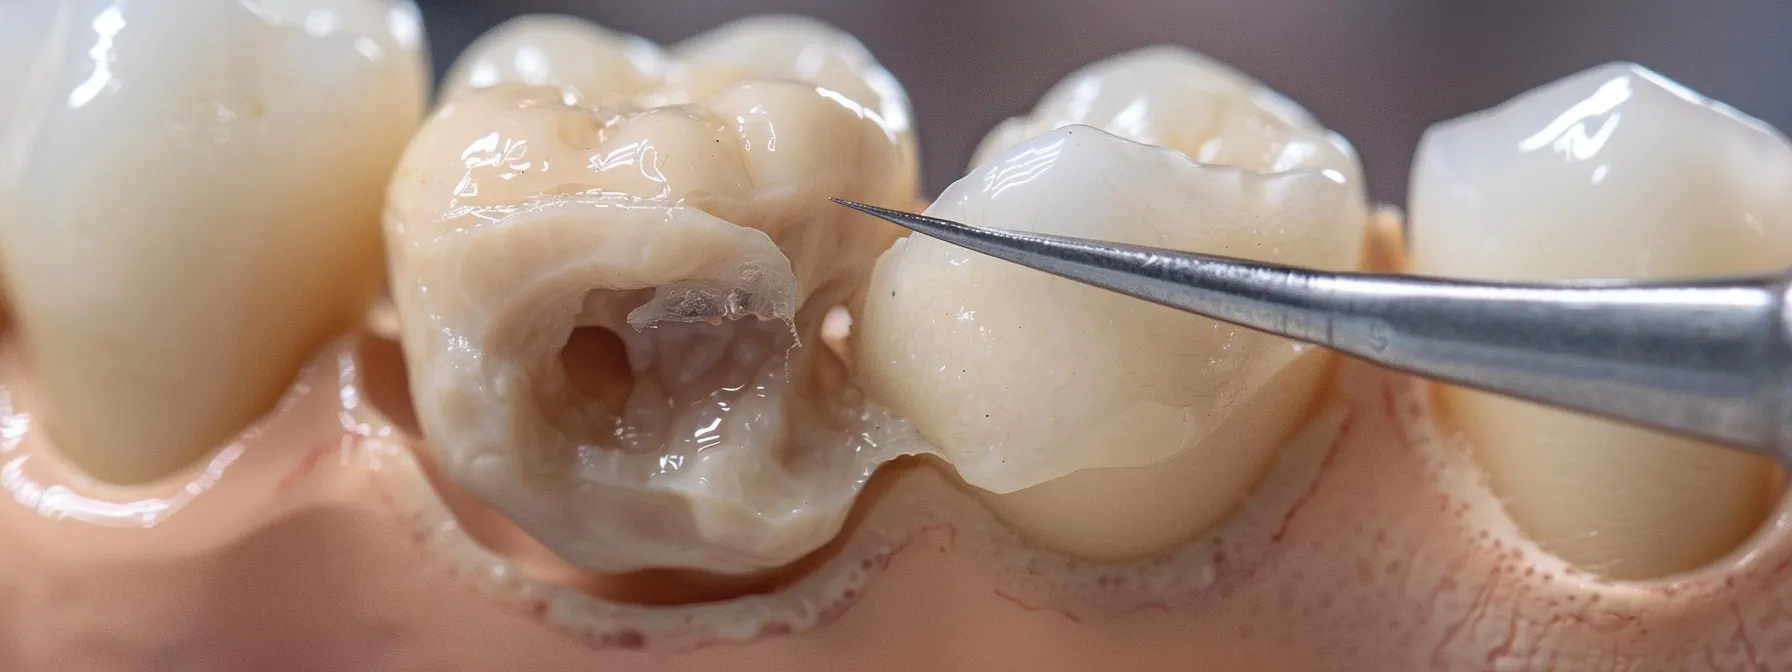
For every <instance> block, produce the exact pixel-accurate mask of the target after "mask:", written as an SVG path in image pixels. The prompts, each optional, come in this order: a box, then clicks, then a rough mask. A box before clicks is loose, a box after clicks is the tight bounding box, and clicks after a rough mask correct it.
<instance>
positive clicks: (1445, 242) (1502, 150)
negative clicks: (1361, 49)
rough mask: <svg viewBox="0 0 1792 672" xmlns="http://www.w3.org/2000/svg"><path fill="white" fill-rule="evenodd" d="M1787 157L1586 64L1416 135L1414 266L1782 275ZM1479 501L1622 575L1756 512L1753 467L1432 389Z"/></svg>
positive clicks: (1672, 92)
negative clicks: (1489, 499) (1486, 485)
mask: <svg viewBox="0 0 1792 672" xmlns="http://www.w3.org/2000/svg"><path fill="white" fill-rule="evenodd" d="M1788 185H1792V145H1789V144H1788V142H1787V140H1786V138H1785V137H1784V136H1782V135H1780V134H1779V133H1778V132H1776V131H1774V130H1773V129H1771V128H1769V127H1767V126H1766V125H1764V124H1762V123H1761V122H1759V121H1756V120H1754V119H1751V118H1749V117H1747V116H1744V115H1742V114H1741V113H1738V112H1736V111H1735V110H1733V109H1730V108H1728V107H1725V106H1723V105H1720V104H1717V103H1714V102H1712V101H1709V100H1706V99H1704V98H1702V97H1700V96H1699V95H1698V94H1695V93H1693V92H1691V91H1688V90H1686V89H1685V88H1682V87H1681V86H1679V85H1677V84H1675V83H1673V82H1670V81H1668V80H1666V79H1663V78H1662V77H1661V76H1659V75H1656V74H1655V73H1652V72H1650V71H1648V70H1645V69H1643V68H1641V67H1638V66H1635V65H1630V64H1613V65H1607V66H1602V67H1598V68H1594V69H1592V70H1588V71H1586V72H1582V73H1580V74H1577V75H1574V76H1572V77H1569V78H1567V79H1564V80H1561V81H1558V82H1555V83H1553V84H1549V85H1547V86H1544V87H1542V88H1540V89H1537V90H1534V91H1531V92H1529V93H1526V94H1524V95H1521V96H1519V97H1518V98H1515V99H1513V100H1512V101H1510V102H1508V103H1506V104H1504V105H1501V106H1500V107H1497V108H1494V109H1492V110H1488V111H1486V112H1481V113H1478V114H1474V115H1470V116H1467V117H1464V118H1462V119H1457V120H1454V121H1450V122H1446V123H1443V124H1439V125H1437V126H1435V127H1433V128H1432V129H1431V130H1430V132H1428V133H1427V134H1426V135H1425V139H1424V142H1423V144H1422V145H1421V147H1420V149H1419V153H1418V157H1417V159H1416V163H1415V167H1414V169H1413V181H1412V191H1411V195H1410V199H1409V201H1410V206H1411V224H1412V229H1413V235H1412V245H1413V247H1412V262H1413V264H1414V266H1415V269H1416V270H1418V271H1420V272H1424V273H1430V274H1437V275H1455V276H1468V277H1482V278H1501V279H1513V280H1553V279H1564V278H1673V277H1688V276H1709V275H1725V274H1733V273H1743V272H1767V271H1777V270H1780V269H1783V268H1785V267H1786V266H1787V265H1788V264H1792V189H1788V188H1787V187H1788ZM1441 394H1442V396H1443V399H1444V401H1445V402H1446V404H1447V408H1448V410H1449V411H1451V417H1452V418H1453V419H1454V421H1455V422H1456V423H1457V425H1458V426H1460V427H1461V429H1462V430H1463V431H1464V432H1465V433H1466V435H1467V438H1468V439H1469V440H1470V441H1471V442H1472V443H1473V445H1474V446H1475V450H1476V455H1477V456H1478V457H1479V458H1480V460H1481V461H1482V463H1483V464H1485V465H1486V467H1487V470H1488V472H1489V474H1490V475H1491V477H1492V486H1493V488H1494V489H1495V490H1496V491H1498V493H1499V494H1500V496H1501V498H1502V499H1503V500H1504V501H1505V503H1506V508H1507V510H1508V511H1509V512H1510V514H1511V515H1512V517H1513V518H1514V520H1516V521H1517V522H1518V523H1519V525H1520V526H1521V527H1523V528H1524V529H1525V530H1526V531H1527V532H1528V533H1529V534H1530V535H1531V536H1533V537H1534V538H1536V539H1537V541H1538V542H1539V543H1541V544H1542V545H1543V546H1544V547H1546V548H1548V549H1550V550H1552V551H1554V552H1555V553H1557V554H1559V555H1561V556H1562V557H1563V558H1565V559H1567V560H1569V561H1571V562H1574V563H1576V564H1579V565H1581V566H1584V567H1588V568H1592V569H1597V570H1600V571H1603V572H1605V573H1606V574H1608V575H1611V576H1614V577H1620V578H1644V577H1653V576H1661V575H1664V574H1669V573H1673V572H1676V571H1681V570H1686V569H1691V568H1693V567H1696V566H1698V565H1701V564H1703V563H1705V562H1708V561H1710V560H1712V559H1714V558H1716V557H1718V556H1720V555H1722V554H1724V553H1727V552H1729V551H1730V550H1731V549H1733V548H1735V546H1736V544H1738V543H1739V542H1740V541H1741V540H1742V539H1743V538H1744V537H1746V536H1747V535H1748V534H1749V533H1750V532H1752V531H1753V530H1754V529H1755V528H1756V527H1757V526H1758V525H1759V524H1760V522H1761V521H1762V519H1763V517H1764V516H1765V515H1767V512H1768V509H1769V507H1770V506H1771V505H1772V501H1773V499H1774V497H1775V496H1776V495H1777V492H1778V488H1779V480H1780V476H1779V472H1778V470H1777V469H1775V468H1774V467H1773V466H1772V465H1771V464H1770V463H1768V462H1767V461H1766V460H1764V459H1760V458H1754V457H1749V456H1746V455H1743V454H1741V453H1737V452H1733V451H1729V450H1724V449H1721V448H1718V447H1715V446H1709V445H1704V444H1700V443H1696V442H1693V441H1687V440H1683V439H1678V438H1673V437H1668V436H1664V435H1661V434H1656V433H1652V432H1647V431H1643V430H1638V429H1634V428H1630V427H1625V426H1620V425H1616V424H1613V423H1609V422H1604V421H1600V420H1594V419H1591V418H1587V417H1584V416H1579V415H1572V414H1568V413H1563V412H1558V411H1554V410H1549V409H1545V408H1541V407H1538V406H1535V405H1531V404H1526V403H1521V402H1517V401H1512V400H1509V399H1505V398H1502V397H1497V396H1493V395H1488V394H1481V393H1475V392H1469V391H1464V390H1459V389H1445V390H1443V391H1442V393H1441Z"/></svg>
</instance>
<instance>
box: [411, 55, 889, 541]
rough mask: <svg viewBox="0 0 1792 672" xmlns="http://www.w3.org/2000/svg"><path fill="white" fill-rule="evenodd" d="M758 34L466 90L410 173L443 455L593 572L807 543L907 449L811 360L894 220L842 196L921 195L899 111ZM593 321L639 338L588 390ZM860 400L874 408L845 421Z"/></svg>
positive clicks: (445, 112) (416, 359) (429, 128)
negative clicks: (609, 79)
mask: <svg viewBox="0 0 1792 672" xmlns="http://www.w3.org/2000/svg"><path fill="white" fill-rule="evenodd" d="M723 30H724V31H726V30H729V29H723ZM749 37H751V38H752V39H744V38H738V36H737V37H736V38H733V39H720V38H717V39H714V40H712V41H711V42H708V43H698V44H697V46H694V47H691V48H690V49H686V48H685V47H683V46H681V47H679V48H678V49H675V50H674V54H675V56H674V57H672V58H670V59H668V60H667V61H666V63H667V66H666V73H667V74H666V78H665V79H664V80H662V81H661V82H660V83H659V84H657V85H656V86H655V88H651V89H646V90H639V91H634V92H616V91H581V90H578V89H575V88H574V87H573V86H570V85H567V84H566V83H565V82H553V83H555V84H559V86H554V87H539V86H524V85H519V84H514V83H499V84H496V85H494V86H490V87H485V88H479V89H467V90H463V91H461V92H460V93H458V94H456V95H454V96H453V97H452V98H450V99H449V100H448V101H447V102H446V104H445V105H444V106H443V107H442V108H441V109H440V110H439V111H438V113H437V114H436V115H435V116H434V117H433V118H432V119H431V120H430V122H428V123H427V124H426V125H425V127H424V129H423V130H422V131H421V132H420V133H419V134H418V136H417V138H416V139H415V140H414V141H413V142H412V144H411V147H410V149H409V150H408V151H407V153H406V155H405V159H404V161H403V162H402V163H401V166H400V168H399V170H398V172H397V173H396V175H395V177H394V179H393V182H392V186H391V190H390V194H391V205H390V210H389V216H388V219H387V226H388V237H389V246H390V247H391V248H392V263H393V276H394V280H395V281H394V292H395V298H396V300H397V303H398V306H399V308H400V310H401V311H402V312H403V314H404V316H405V332H404V341H405V346H406V351H407V354H408V357H407V359H408V360H409V362H410V364H411V366H412V369H411V377H412V382H413V389H414V394H415V397H416V403H417V408H418V414H419V418H420V420H421V422H422V425H423V428H424V430H425V432H426V433H427V435H428V437H429V439H430V443H431V447H432V450H433V451H434V453H435V455H436V456H437V458H438V459H439V460H441V462H442V464H443V466H444V468H445V470H446V471H447V473H448V474H449V476H450V477H451V478H454V479H455V480H456V481H457V482H459V483H460V484H462V485H463V486H465V487H468V488H469V489H470V490H472V491H474V492H475V493H476V494H478V495H479V496H480V497H481V498H482V499H485V500H486V501H488V502H490V503H492V504H493V505H495V506H497V507H498V508H499V509H501V510H503V511H504V512H505V513H506V514H507V515H508V516H510V517H511V518H512V519H513V520H516V521H517V522H518V523H519V524H520V525H522V526H523V527H524V528H525V529H528V530H530V531H531V532H532V533H534V534H536V536H537V537H539V538H540V539H542V540H543V541H544V542H545V543H547V544H548V545H549V546H550V547H552V548H553V549H554V550H555V551H556V552H557V553H558V554H560V555H561V556H562V557H564V558H566V559H567V560H569V561H571V562H573V563H575V564H578V565H580V566H582V567H585V568H587V569H592V570H596V571H615V572H621V571H631V570H636V569H643V568H650V567H683V568H694V569H701V570H707V571H715V572H749V571H755V570H760V569H765V568H768V567H774V566H777V565H779V564H783V563H787V562H790V561H793V560H795V559H797V558H798V557H800V556H801V555H802V554H804V553H806V552H808V551H810V550H813V549H815V548H817V547H819V546H820V545H821V544H823V543H825V542H826V540H827V539H828V538H830V537H831V536H832V535H833V533H834V532H835V531H836V530H837V529H838V528H839V525H840V524H841V523H842V521H843V520H844V516H845V513H846V511H847V509H848V508H849V506H850V504H851V502H852V498H853V496H854V495H855V494H856V492H857V489H858V487H859V486H860V485H861V484H862V483H863V479H864V478H865V477H866V476H868V475H869V473H870V471H871V470H872V469H874V468H875V467H876V465H877V464H879V463H881V462H882V461H884V460H886V459H888V458H889V457H891V455H890V454H889V450H891V448H890V447H889V446H892V445H895V444H896V443H897V442H895V441H891V440H889V439H891V438H892V436H893V435H894V433H895V432H897V431H898V430H899V428H900V426H901V423H900V422H896V421H893V419H890V420H889V421H882V422H881V423H879V422H873V421H871V420H866V418H870V417H872V416H871V415H868V414H875V411H873V410H869V409H860V408H858V407H857V406H853V405H852V404H851V403H850V400H846V397H845V396H842V393H841V392H840V391H838V390H835V391H831V392H828V393H826V394H827V395H831V396H829V397H828V398H829V399H834V400H832V401H825V402H824V401H822V399H823V397H822V396H821V395H818V394H817V393H816V392H814V391H813V390H812V389H811V388H812V387H813V386H815V385H817V384H819V383H816V382H815V380H816V378H815V371H816V370H817V369H824V368H827V367H831V366H836V365H835V364H834V363H832V361H831V360H827V359H826V357H824V356H823V355H820V354H817V349H816V348H813V347H808V346H810V345H811V344H818V339H817V335H818V331H819V328H820V324H821V320H822V317H823V315H824V314H825V312H826V311H827V310H828V309H829V308H831V307H833V306H835V305H837V304H839V303H841V302H843V301H847V300H849V299H850V297H851V295H852V294H853V293H854V292H856V291H858V290H859V289H860V288H861V287H862V285H863V277H862V274H863V271H862V270H861V269H866V268H869V266H870V264H871V261H872V260H873V259H874V258H875V255H876V254H877V253H878V252H879V251H881V250H882V249H884V248H885V247H887V246H888V245H889V243H890V241H891V240H893V239H894V238H895V231H894V230H893V228H892V227H880V226H876V225H867V223H864V222H859V221H848V220H849V219H851V218H852V215H851V213H850V211H847V210H845V209H842V208H838V207H837V206H833V205H832V204H831V203H828V202H827V200H826V198H827V197H828V196H843V197H846V198H853V199H855V200H858V199H866V200H869V201H871V202H882V203H906V202H908V199H912V198H913V193H912V189H913V185H914V183H915V178H914V174H913V173H914V163H913V157H912V154H910V153H908V152H907V151H905V149H904V144H903V143H904V142H905V141H906V138H907V132H906V130H905V129H897V128H893V127H892V126H891V125H890V123H889V122H888V121H887V120H886V119H885V118H884V117H883V116H881V115H880V114H879V113H878V112H876V111H874V110H872V109H869V108H867V107H866V106H864V105H861V104H860V103H859V102H856V100H855V99H854V98H853V97H851V96H850V95H847V94H843V93H841V92H837V91H834V90H830V89H825V88H820V87H818V86H816V85H815V84H813V83H800V82H797V81H791V80H790V79H787V78H776V77H774V78H771V79H764V78H760V77H763V75H758V74H756V73H758V72H760V70H761V68H756V67H743V66H740V65H739V63H745V64H746V65H755V66H765V63H766V62H765V61H764V59H761V61H759V62H755V61H753V59H751V58H746V57H745V56H741V55H739V54H738V53H735V52H744V53H747V54H748V55H751V54H752V53H756V52H755V49H757V50H758V51H759V52H765V51H768V50H771V51H775V50H772V49H770V47H768V46H767V45H766V44H763V42H766V41H768V40H772V39H774V38H775V37H777V36H776V35H775V34H768V33H763V31H762V32H761V34H758V35H757V36H752V35H749ZM797 37H798V39H799V43H814V44H823V46H824V47H825V46H826V44H833V45H835V46H838V45H839V44H845V43H849V38H842V37H840V36H837V35H836V36H832V37H829V36H826V35H821V36H817V35H809V34H806V33H805V34H802V35H798V36H797ZM824 38H827V39H824ZM755 40H758V41H759V42H755ZM802 40H807V41H808V42H802ZM843 40H844V41H843ZM756 45H757V46H756ZM855 46H856V44H855ZM687 51H688V52H690V53H696V54H711V55H710V56H704V57H703V58H699V57H697V56H690V55H688V54H687V53H686V52H687ZM808 51H809V52H813V53H821V54H823V55H824V56H826V58H822V62H823V64H824V65H826V64H834V65H831V66H828V67H829V68H834V69H827V68H824V69H823V70H822V71H821V74H823V75H828V76H843V75H840V73H839V72H837V70H838V68H837V67H836V66H838V65H839V63H840V62H842V61H840V59H839V58H837V57H836V56H837V55H828V54H829V52H828V51H827V49H821V50H819V51H818V50H816V49H813V48H811V49H809V50H808ZM712 52H713V53H712ZM563 56H564V54H559V55H556V54H549V57H550V58H557V57H563ZM774 56H775V54H774ZM475 58H479V56H475ZM706 58H715V59H734V60H733V61H730V62H729V63H728V64H726V65H724V66H715V65H713V64H711V63H709V61H707V60H704V59H706ZM792 58H795V56H794V55H793V56H792ZM798 60H802V59H798ZM809 60H813V58H810V59H809ZM736 61H738V63H736ZM771 61H774V62H775V61H777V58H772V59H771ZM803 62H805V63H806V62H807V61H803ZM861 65H862V64H861ZM867 67H875V63H871V64H870V66H867ZM546 72H549V73H560V72H565V71H564V69H562V68H558V67H557V66H556V67H555V68H550V69H548V70H547V71H546ZM847 72H848V74H850V72H851V71H847ZM879 72H881V70H879ZM791 74H803V73H802V72H793V73H791ZM743 75H751V76H752V77H749V78H746V79H743ZM546 79H550V80H551V79H552V78H551V77H547V78H546ZM698 80H701V81H698ZM866 90H872V89H866ZM668 101H674V103H675V104H662V103H666V102H668ZM580 327H601V328H603V329H606V330H608V331H609V332H611V333H613V334H615V335H616V336H617V337H618V338H619V339H620V341H621V342H622V345H623V347H624V349H625V350H626V358H627V360H628V362H627V367H628V368H629V369H630V370H631V371H632V374H633V383H632V385H633V387H632V392H630V393H629V394H628V395H626V399H625V400H624V401H622V402H621V403H620V405H618V404H617V403H616V402H615V401H614V400H611V401H605V400H602V399H591V398H586V397H582V396H580V394H579V392H578V391H577V390H576V388H575V385H574V384H573V381H572V377H571V376H569V374H568V372H567V370H566V369H565V368H564V367H563V366H562V364H561V359H560V358H559V356H558V355H559V350H560V348H561V347H562V346H563V345H565V344H567V343H568V340H569V338H570V337H571V335H572V332H573V330H574V329H575V328H580ZM799 342H800V343H801V346H799V345H798V344H799ZM824 360H825V361H824ZM836 398H837V399H836ZM879 417H881V416H879ZM864 422H869V423H872V424H873V425H876V427H878V428H877V429H873V430H872V431H871V433H870V434H867V435H865V436H863V437H859V436H858V435H856V434H847V435H835V434H831V433H830V432H833V431H834V430H835V428H838V427H842V426H844V427H857V426H859V425H858V424H855V423H864ZM855 431H856V430H855ZM858 441H868V442H869V444H868V445H858V444H857V443H855V442H858ZM818 446H822V447H825V449H818V448H817V447H818ZM880 446H883V447H880Z"/></svg>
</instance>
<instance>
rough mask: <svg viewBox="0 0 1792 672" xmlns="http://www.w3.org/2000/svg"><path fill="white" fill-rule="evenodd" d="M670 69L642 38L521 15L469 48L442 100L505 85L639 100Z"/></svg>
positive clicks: (551, 17) (584, 23) (447, 81)
mask: <svg viewBox="0 0 1792 672" xmlns="http://www.w3.org/2000/svg"><path fill="white" fill-rule="evenodd" d="M665 67H666V63H665V52H664V50H662V49H660V47H659V45H657V44H654V43H652V42H649V41H647V40H644V39H641V38H639V37H635V36H633V35H624V34H620V33H614V32H611V31H608V30H605V29H603V28H602V27H599V26H595V25H592V24H591V23H590V22H588V21H585V20H582V19H578V18H574V17H569V16H556V15H528V16H520V17H517V18H514V19H511V20H509V21H506V22H505V23H504V24H502V25H500V26H498V27H496V28H493V29H491V30H490V31H487V32H486V33H485V34H484V35H482V36H480V38H479V39H478V40H475V41H474V42H473V44H471V45H469V46H468V47H467V49H466V51H465V52H463V53H462V54H461V57H460V59H459V60H456V61H455V63H454V67H453V69H451V70H449V71H448V75H447V77H446V78H445V79H444V80H443V81H442V96H441V97H442V99H443V100H450V99H452V98H454V97H455V96H456V95H459V94H460V92H462V91H465V90H467V89H472V88H483V87H488V86H492V85H495V84H500V83H504V82H513V83H518V84H531V85H535V86H570V87H572V88H574V89H577V90H580V91H591V92H606V93H614V94H618V95H635V94H638V93H642V92H644V91H648V90H651V89H653V88H655V86H656V84H657V83H658V81H659V80H660V78H661V77H663V76H664V72H663V71H664V70H665Z"/></svg>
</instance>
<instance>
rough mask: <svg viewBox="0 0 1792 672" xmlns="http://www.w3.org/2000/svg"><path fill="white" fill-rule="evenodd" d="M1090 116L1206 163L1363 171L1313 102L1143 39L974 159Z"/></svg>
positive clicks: (993, 136)
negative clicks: (1311, 109) (1317, 115)
mask: <svg viewBox="0 0 1792 672" xmlns="http://www.w3.org/2000/svg"><path fill="white" fill-rule="evenodd" d="M1070 124H1084V125H1087V126H1094V127H1096V128H1099V129H1101V130H1104V131H1107V132H1109V133H1113V134H1114V135H1118V136H1120V137H1122V138H1126V139H1128V140H1132V141H1135V142H1143V143H1146V144H1152V145H1161V146H1164V147H1169V148H1172V149H1176V150H1178V151H1181V152H1182V153H1183V154H1187V155H1188V156H1189V157H1190V158H1193V159H1194V160H1196V161H1200V162H1202V163H1217V164H1224V165H1229V166H1238V167H1240V168H1245V169H1248V170H1255V171H1259V172H1278V171H1285V170H1293V169H1296V168H1307V167H1314V166H1324V167H1327V168H1331V169H1334V170H1338V171H1341V172H1344V173H1345V176H1346V177H1348V178H1350V179H1351V180H1353V181H1354V180H1356V179H1357V174H1356V173H1357V171H1358V168H1357V165H1356V157H1355V155H1354V153H1353V152H1352V150H1351V149H1350V146H1349V145H1348V144H1346V143H1345V142H1344V140H1343V139H1342V138H1339V137H1338V136H1336V135H1334V134H1331V133H1327V132H1326V131H1325V129H1324V128H1322V127H1321V126H1320V125H1319V123H1318V122H1316V121H1314V120H1313V117H1312V115H1309V114H1308V113H1307V111H1306V110H1303V109H1301V108H1300V106H1299V105H1295V104H1294V102H1293V101H1290V100H1288V99H1287V98H1285V97H1283V96H1282V95H1281V94H1279V93H1276V92H1275V91H1273V90H1271V89H1269V88H1268V87H1265V86H1264V85H1263V84H1262V83H1260V82H1258V81H1256V80H1254V79H1251V78H1250V77H1249V76H1247V75H1245V74H1244V73H1241V72H1239V71H1237V70H1234V69H1232V68H1230V67H1227V66H1226V65H1224V64H1222V63H1219V62H1217V61H1214V60H1212V59H1210V58H1207V57H1206V56H1202V55H1200V54H1197V53H1195V52H1192V51H1189V50H1187V49H1183V48H1180V47H1171V46H1157V47H1146V48H1144V49H1140V50H1138V51H1133V52H1130V53H1126V54H1121V55H1119V56H1115V57H1112V58H1108V59H1106V60H1103V61H1100V62H1097V63H1094V64H1091V65H1089V66H1087V67H1084V68H1082V69H1080V70H1078V71H1076V72H1073V73H1071V74H1070V75H1069V76H1068V77H1065V78H1064V81H1062V82H1059V83H1058V84H1057V85H1056V86H1053V87H1052V89H1051V90H1050V91H1048V92H1046V94H1045V96H1044V97H1043V98H1041V99H1040V100H1039V105H1038V106H1037V107H1035V108H1034V109H1033V113H1032V114H1031V115H1028V116H1026V117H1018V118H1014V119H1009V120H1008V121H1006V122H1003V123H1002V124H1001V125H999V126H997V127H996V129H995V130H993V131H990V133H989V135H988V136H987V137H985V138H984V139H983V144H981V145H979V146H978V148H977V153H976V155H975V158H973V159H972V162H971V164H972V165H973V166H978V165H982V164H985V163H988V162H989V160H990V159H991V158H993V157H994V156H995V155H996V153H998V152H1001V151H1002V150H1005V149H1007V148H1009V147H1012V146H1014V145H1016V144H1018V143H1020V142H1021V141H1023V140H1026V139H1027V138H1031V137H1035V136H1038V135H1040V134H1042V133H1044V132H1046V131H1049V130H1052V129H1054V128H1061V127H1063V126H1068V125H1070Z"/></svg>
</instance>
